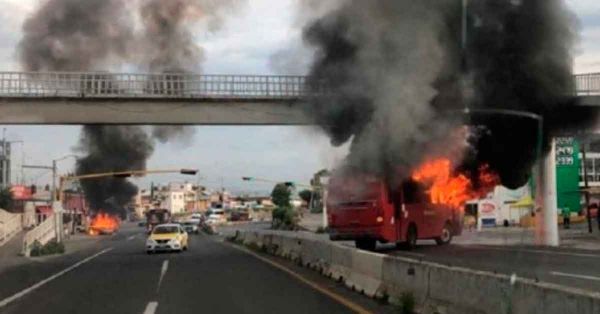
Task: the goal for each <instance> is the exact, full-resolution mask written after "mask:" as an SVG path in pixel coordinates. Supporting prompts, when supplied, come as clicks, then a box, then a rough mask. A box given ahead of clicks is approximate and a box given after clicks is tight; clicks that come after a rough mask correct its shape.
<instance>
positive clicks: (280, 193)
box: [271, 183, 291, 208]
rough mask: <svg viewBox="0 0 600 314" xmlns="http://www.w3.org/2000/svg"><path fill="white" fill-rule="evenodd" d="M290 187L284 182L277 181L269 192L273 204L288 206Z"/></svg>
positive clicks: (282, 206)
mask: <svg viewBox="0 0 600 314" xmlns="http://www.w3.org/2000/svg"><path fill="white" fill-rule="evenodd" d="M290 194H291V192H290V188H289V187H288V186H287V185H285V184H284V183H278V184H277V185H275V187H274V188H273V192H271V199H273V204H275V206H277V207H281V208H287V207H290Z"/></svg>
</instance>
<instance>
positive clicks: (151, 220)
mask: <svg viewBox="0 0 600 314" xmlns="http://www.w3.org/2000/svg"><path fill="white" fill-rule="evenodd" d="M168 222H171V213H170V212H169V210H168V209H151V210H149V211H147V212H146V231H147V232H148V233H150V232H151V231H152V230H153V229H154V227H155V226H157V225H161V224H165V223H168Z"/></svg>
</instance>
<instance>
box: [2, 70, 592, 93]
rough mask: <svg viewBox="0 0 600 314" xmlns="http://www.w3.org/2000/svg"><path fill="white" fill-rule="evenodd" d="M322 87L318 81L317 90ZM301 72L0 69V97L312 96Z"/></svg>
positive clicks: (582, 88) (580, 78)
mask: <svg viewBox="0 0 600 314" xmlns="http://www.w3.org/2000/svg"><path fill="white" fill-rule="evenodd" d="M574 79H575V86H576V93H577V95H580V96H584V95H600V73H591V74H578V75H575V76H574ZM325 90H326V88H323V86H320V88H319V92H324V91H325ZM314 94H315V89H313V88H309V86H308V83H307V78H306V77H305V76H264V75H263V76H261V75H198V74H186V73H162V74H133V73H108V72H0V96H4V97H90V98H111V97H114V98H184V99H185V98H217V99H223V98H225V99H228V98H229V99H259V98H260V99H285V98H300V97H307V96H314Z"/></svg>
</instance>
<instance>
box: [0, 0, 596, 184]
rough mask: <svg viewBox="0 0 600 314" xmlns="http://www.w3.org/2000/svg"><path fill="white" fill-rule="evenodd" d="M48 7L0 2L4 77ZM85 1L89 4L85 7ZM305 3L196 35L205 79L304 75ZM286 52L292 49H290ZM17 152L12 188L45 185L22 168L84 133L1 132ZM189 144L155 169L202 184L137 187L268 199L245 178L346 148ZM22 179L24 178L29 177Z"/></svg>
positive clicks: (306, 133)
mask: <svg viewBox="0 0 600 314" xmlns="http://www.w3.org/2000/svg"><path fill="white" fill-rule="evenodd" d="M43 1H44V0H0V7H2V8H3V10H1V11H0V21H1V22H2V23H0V71H13V70H14V71H18V70H20V67H19V65H18V62H17V61H16V58H15V47H16V45H17V43H18V42H19V39H20V38H21V25H22V23H23V20H24V19H25V18H26V17H27V16H28V15H29V14H31V13H32V12H33V10H34V8H35V7H36V5H38V4H39V3H41V2H43ZM82 1H85V0H82ZM298 1H301V0H248V5H247V6H246V7H245V8H244V9H243V10H240V12H238V13H236V14H235V17H234V18H228V19H227V20H226V21H225V22H226V23H225V26H224V28H223V29H221V30H220V31H217V32H202V30H198V32H196V33H195V34H194V35H195V37H194V38H195V40H196V41H197V42H198V43H199V44H200V45H201V46H202V47H203V48H204V52H205V56H206V60H205V62H204V65H203V71H204V73H208V74H298V75H301V74H305V73H306V71H307V69H308V64H309V60H310V51H309V50H307V49H306V48H304V47H303V46H302V45H301V39H300V28H299V27H298V23H297V22H296V20H297V19H296V16H295V15H294V7H295V6H296V5H297V2H298ZM566 2H567V3H568V5H569V6H570V7H571V8H572V9H573V11H574V12H575V14H576V15H577V17H578V18H579V20H580V29H579V31H580V38H579V39H580V40H579V43H578V45H577V47H576V48H575V53H574V54H575V60H574V67H573V71H574V73H590V72H600V1H598V0H566ZM286 47H287V48H286ZM278 53H279V54H281V53H294V55H295V56H297V58H295V60H296V62H294V63H293V64H279V63H277V62H275V63H273V60H277V59H273V58H272V56H273V55H277V54H278ZM0 128H3V129H6V135H7V138H8V140H11V141H15V140H21V141H23V142H24V143H23V144H14V145H15V147H14V149H13V151H14V153H13V160H14V161H13V180H17V181H21V180H23V179H24V182H25V183H26V184H32V183H35V184H46V183H48V182H49V180H50V178H51V176H50V174H49V172H47V171H38V170H27V171H24V173H22V172H21V168H20V165H21V164H23V163H25V164H36V165H50V164H51V163H52V161H51V160H52V159H57V158H60V157H63V156H66V155H70V154H73V153H76V147H77V142H78V139H79V130H80V127H78V126H0ZM194 128H195V135H194V136H193V138H192V139H190V140H189V141H188V142H171V143H167V144H158V143H157V144H156V147H155V152H154V154H153V155H152V157H151V158H150V160H149V161H148V168H149V169H164V168H197V169H199V171H200V173H199V175H198V176H197V177H182V176H179V175H161V176H152V177H146V178H143V179H136V180H135V181H136V183H137V184H138V185H139V186H140V187H142V188H143V187H146V186H148V185H149V183H150V182H151V181H153V182H161V183H167V182H169V181H184V180H187V181H190V182H199V183H200V184H203V185H206V186H209V187H215V188H216V187H220V186H221V184H223V185H224V186H225V187H226V188H228V189H230V190H232V191H234V192H236V193H262V194H264V193H267V192H268V191H269V190H270V189H271V186H270V185H266V184H257V183H247V182H243V181H242V180H241V179H240V178H241V177H242V176H255V177H262V178H268V179H273V180H281V181H296V182H300V183H307V182H308V181H309V180H310V177H311V176H312V174H313V173H315V172H316V171H318V170H320V169H322V168H331V167H334V166H335V165H336V164H338V163H339V162H340V161H341V160H343V158H344V156H345V154H346V153H347V149H348V147H347V145H346V146H344V147H340V148H335V147H332V146H331V145H330V144H329V141H328V139H327V137H326V136H325V135H323V134H322V133H320V132H319V131H317V130H315V129H313V128H311V127H289V126H287V127H276V126H269V127H241V126H239V127H232V126H228V127H225V126H223V127H215V126H211V127H194ZM73 165H74V161H73V159H66V160H64V161H61V162H59V172H60V173H65V172H68V171H72V169H73ZM23 174H24V175H23Z"/></svg>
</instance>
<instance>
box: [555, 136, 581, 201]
mask: <svg viewBox="0 0 600 314" xmlns="http://www.w3.org/2000/svg"><path fill="white" fill-rule="evenodd" d="M580 164H581V161H580V160H579V141H578V140H577V139H576V138H574V137H559V138H556V196H557V199H558V202H557V203H558V204H557V208H558V210H559V212H561V211H562V210H564V209H568V210H569V211H570V212H571V213H577V212H579V211H580V210H581V202H580V200H581V194H580V192H579V169H580Z"/></svg>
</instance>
